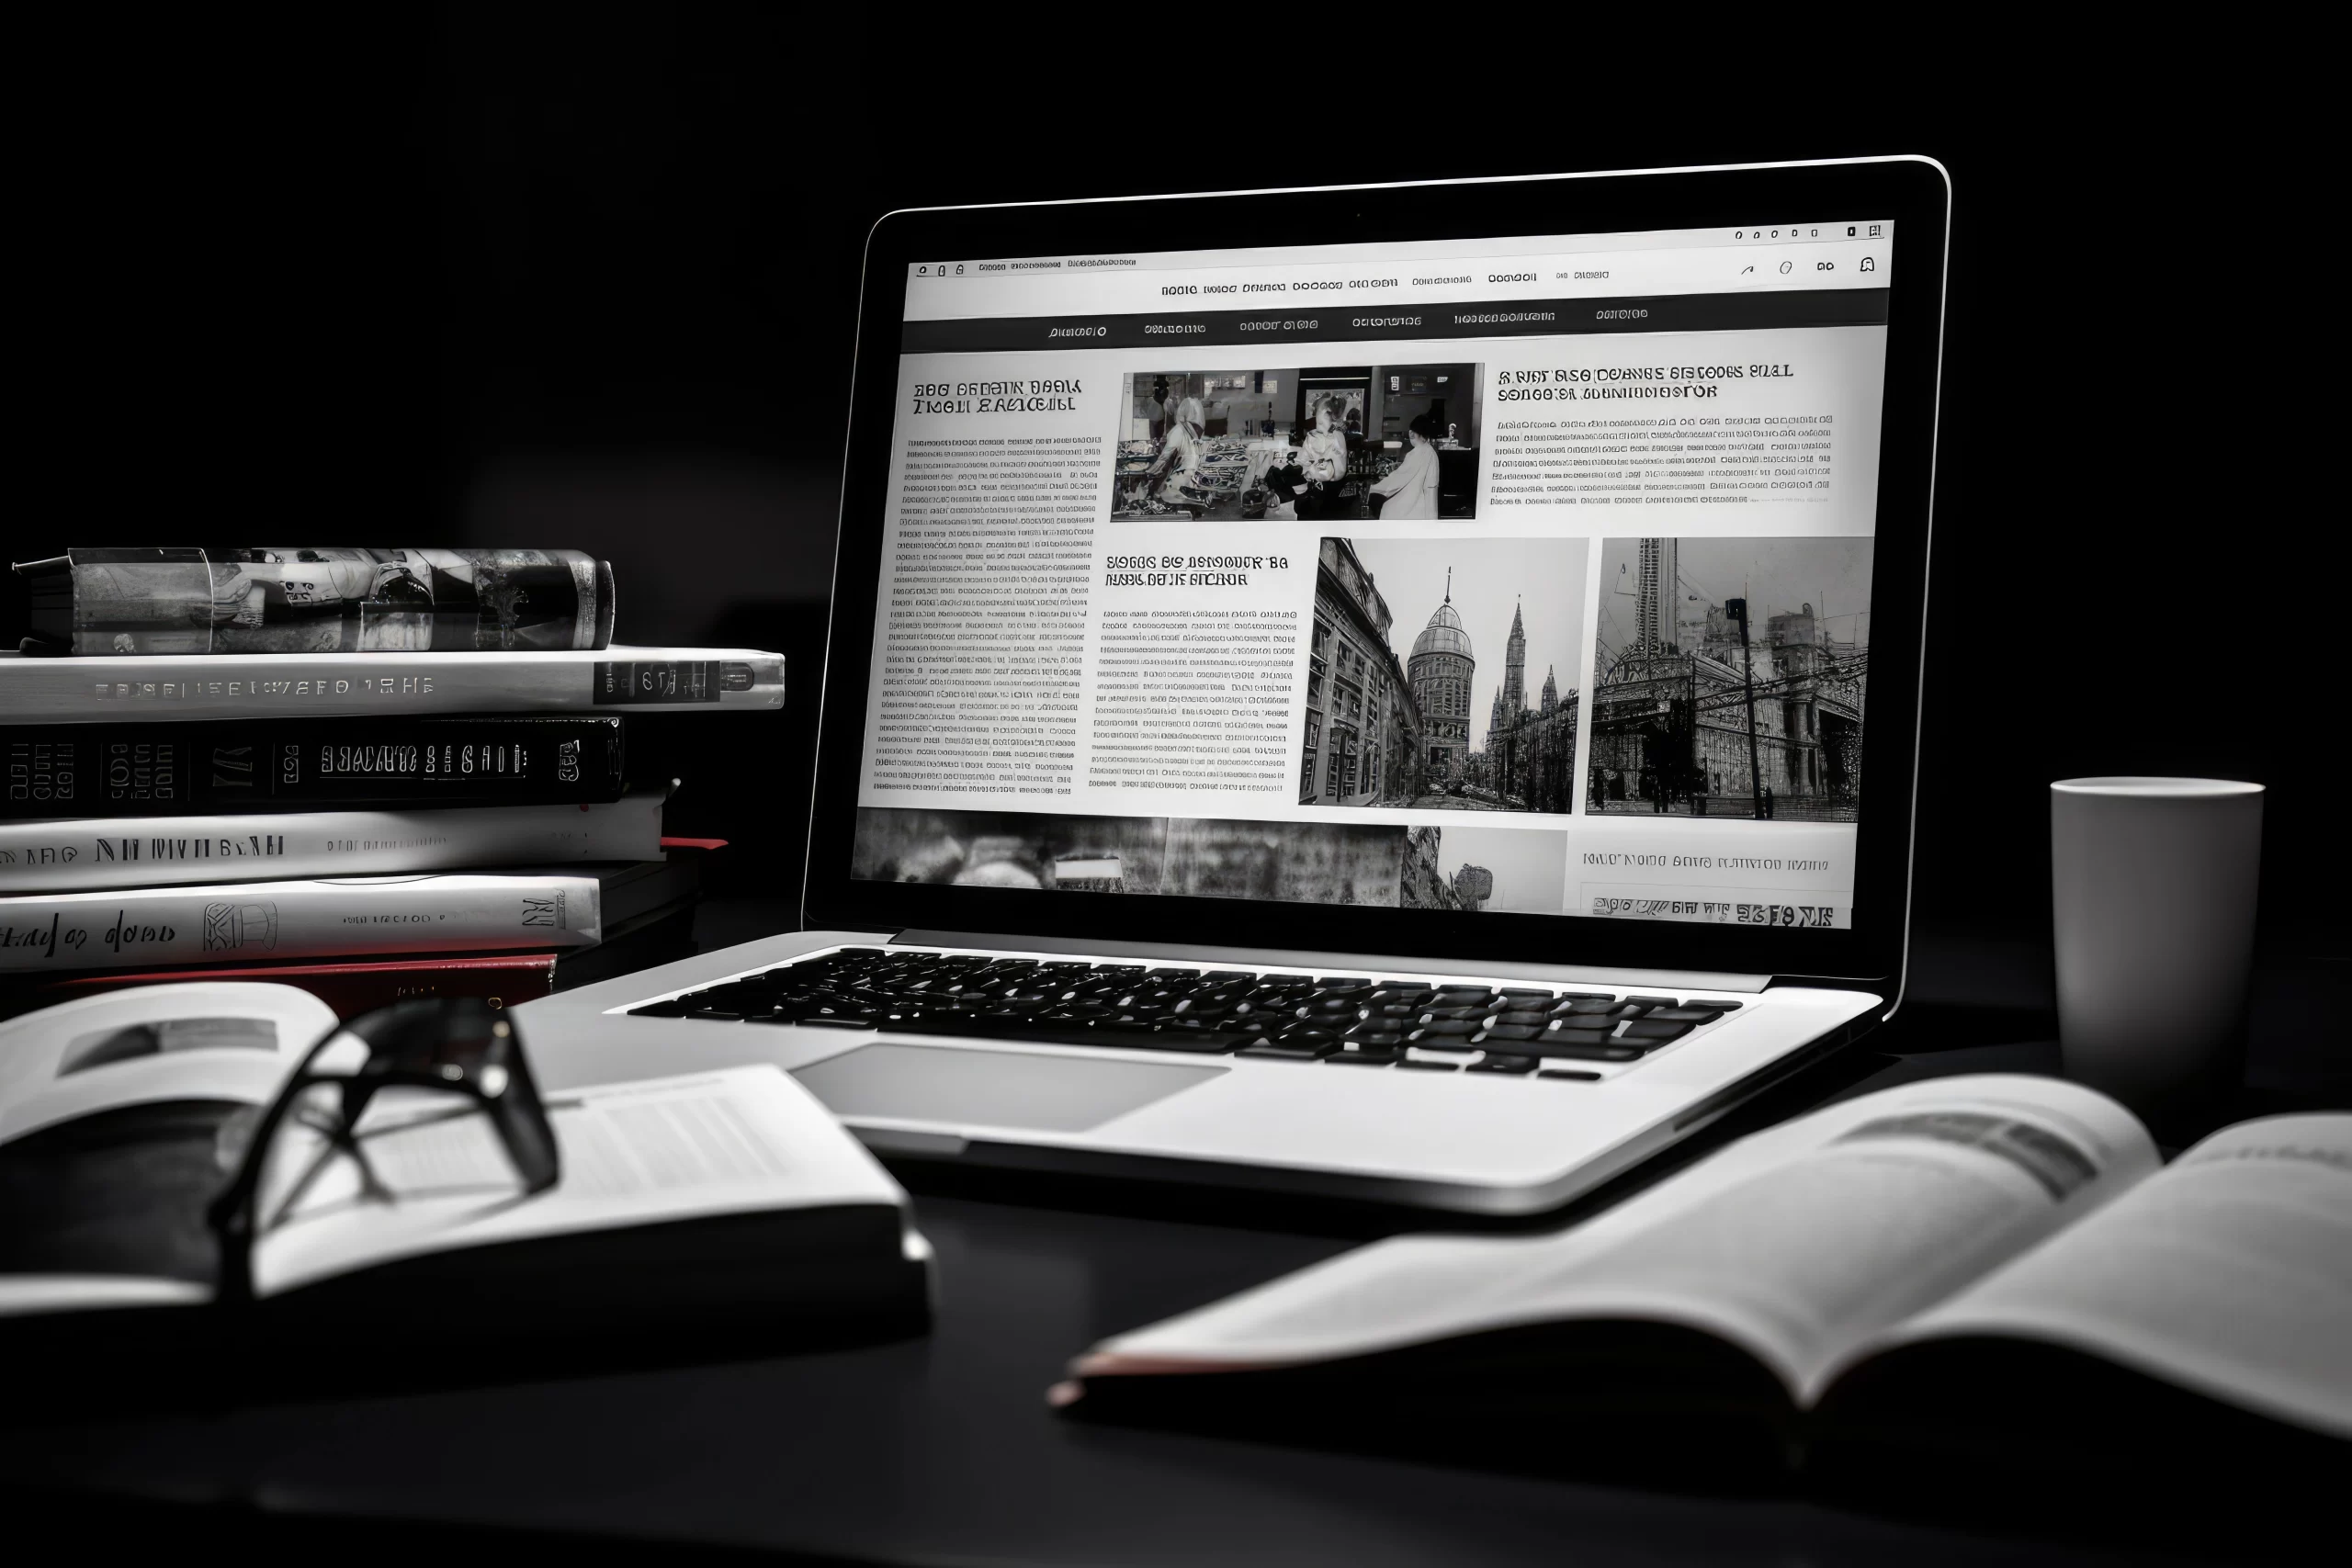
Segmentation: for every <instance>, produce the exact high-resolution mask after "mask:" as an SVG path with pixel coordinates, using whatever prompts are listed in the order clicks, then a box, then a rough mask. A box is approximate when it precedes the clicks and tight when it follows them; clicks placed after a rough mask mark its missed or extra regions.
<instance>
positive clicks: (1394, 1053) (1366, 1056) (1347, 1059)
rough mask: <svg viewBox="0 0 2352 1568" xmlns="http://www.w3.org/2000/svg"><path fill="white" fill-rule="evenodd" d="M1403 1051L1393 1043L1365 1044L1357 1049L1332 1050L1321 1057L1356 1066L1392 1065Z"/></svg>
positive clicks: (1400, 1058) (1397, 1060)
mask: <svg viewBox="0 0 2352 1568" xmlns="http://www.w3.org/2000/svg"><path fill="white" fill-rule="evenodd" d="M1404 1055H1405V1053H1404V1052H1403V1051H1402V1050H1400V1049H1398V1048H1397V1046H1394V1045H1367V1046H1364V1047H1363V1048H1361V1049H1358V1050H1351V1051H1334V1052H1332V1053H1331V1054H1330V1055H1328V1056H1326V1057H1324V1058H1323V1059H1324V1060H1325V1061H1327V1062H1341V1063H1346V1064H1348V1065H1349V1066H1358V1067H1393V1066H1396V1065H1397V1063H1398V1062H1399V1061H1400V1060H1402V1059H1403V1057H1404Z"/></svg>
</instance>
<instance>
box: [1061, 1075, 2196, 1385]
mask: <svg viewBox="0 0 2352 1568" xmlns="http://www.w3.org/2000/svg"><path fill="white" fill-rule="evenodd" d="M2155 1165H2156V1152H2155V1148H2154V1145H2153V1144H2152V1143H2151V1142H2150V1141H2149V1139H2148V1135H2147V1134H2146V1132H2145V1131H2144V1130H2143V1128H2142V1127H2141V1126H2140V1125H2139V1123H2138V1122H2135V1121H2134V1120H2133V1119H2132V1118H2131V1116H2130V1114H2129V1113H2127V1112H2126V1111H2123V1110H2122V1109H2121V1108H2120V1106H2118V1105H2116V1104H2115V1103H2114V1102H2113V1101H2112V1100H2108V1099H2107V1098H2105V1097H2104V1096H2102V1095H2098V1094H2095V1093H2093V1092H2091V1091H2090V1090H2087V1089H2080V1088H2077V1087H2075V1086H2074V1085H2071V1084H2066V1083H2062V1082H2059V1081H2057V1080H2054V1079H2049V1078H2034V1077H2009V1076H1995V1075H1986V1076H1981V1077H1963V1078H1947V1079H1941V1080H1935V1081H1930V1082H1926V1083H1917V1084H1905V1085H1902V1086H1900V1087H1898V1088H1894V1089H1887V1090H1884V1091H1883V1092H1881V1093H1878V1094H1873V1095H1868V1096H1864V1097H1862V1098H1860V1099H1858V1100H1849V1101H1846V1102H1844V1103H1842V1104H1838V1105H1833V1106H1829V1107H1826V1108H1825V1109H1823V1110H1821V1111H1815V1112H1814V1113H1813V1114H1812V1115H1809V1116H1805V1117H1802V1118H1799V1119H1798V1120H1796V1121H1794V1122H1787V1123H1785V1124H1783V1125H1781V1126H1779V1127H1775V1128H1772V1129H1770V1131H1768V1132H1764V1133H1759V1134H1755V1135H1753V1136H1751V1137H1748V1138H1745V1139H1742V1140H1741V1141H1740V1142H1738V1143H1736V1144H1734V1145H1731V1146H1729V1147H1727V1148H1725V1149H1723V1150H1721V1151H1720V1152H1718V1153H1716V1154H1714V1155H1713V1156H1709V1157H1708V1158H1707V1159H1705V1160H1703V1161H1702V1162H1700V1163H1699V1164H1697V1165H1695V1166H1693V1167H1691V1168H1690V1169H1689V1170H1687V1171H1684V1172H1682V1173H1680V1174H1679V1175H1677V1176H1675V1177H1674V1178H1672V1179H1669V1180H1668V1181H1665V1182H1663V1183H1661V1184H1660V1185H1658V1186H1657V1187H1655V1188H1653V1189H1651V1190H1648V1191H1646V1192H1643V1193H1641V1194H1638V1195H1636V1196H1635V1197H1634V1198H1632V1199H1629V1200H1628V1201H1625V1202H1624V1203H1623V1204H1620V1205H1618V1206H1617V1207H1616V1208H1614V1209H1611V1210H1610V1211H1608V1212H1606V1213H1602V1214H1600V1215H1599V1216H1597V1217H1595V1218H1594V1219H1592V1220H1590V1221H1589V1222H1587V1223H1586V1224H1582V1225H1579V1226H1577V1227H1576V1228H1574V1229H1571V1230H1568V1231H1565V1232H1562V1233H1560V1234H1558V1235H1545V1236H1535V1237H1508V1238H1478V1237H1459V1236H1452V1237H1401V1238H1397V1239H1396V1240H1391V1241H1385V1242H1380V1243H1375V1244H1374V1245H1373V1246H1371V1247H1364V1248H1362V1249H1360V1250H1358V1251H1356V1252H1353V1253H1350V1254H1348V1255H1346V1256H1344V1257H1341V1258H1335V1259H1332V1260H1331V1261H1329V1262H1327V1263H1323V1264H1319V1265H1317V1266H1316V1267H1314V1268H1312V1269H1305V1270H1302V1271H1301V1272H1299V1273H1297V1274H1295V1275H1292V1276H1290V1277H1289V1278H1287V1279H1284V1280H1276V1281H1274V1282H1273V1283H1272V1284H1270V1285H1266V1286H1263V1287H1261V1288H1260V1289H1258V1290H1255V1291H1251V1292H1246V1293H1245V1294H1242V1295H1239V1296H1236V1297H1233V1298H1231V1299H1230V1300H1227V1301H1226V1302H1223V1303H1217V1304H1216V1305H1215V1306H1211V1307H1208V1308H1205V1309H1204V1310H1202V1311H1200V1312H1196V1313H1193V1314H1187V1315H1185V1316H1182V1317H1178V1318H1171V1319H1169V1320H1168V1321H1166V1322H1163V1323H1160V1324H1157V1325H1152V1326H1150V1327H1148V1328H1144V1329H1140V1330H1138V1331H1136V1332H1135V1333H1132V1334H1127V1335H1122V1336H1120V1337H1117V1338H1114V1339H1111V1340H1107V1341H1105V1342H1104V1343H1103V1344H1102V1345H1101V1346H1099V1347H1097V1348H1096V1349H1095V1350H1094V1351H1093V1352H1092V1353H1091V1354H1089V1355H1087V1356H1085V1357H1082V1358H1080V1360H1079V1361H1078V1363H1077V1365H1076V1367H1075V1369H1074V1370H1075V1371H1077V1372H1078V1373H1079V1374H1080V1375H1081V1376H1099V1375H1104V1374H1108V1373H1114V1372H1124V1371H1179V1370H1198V1371H1210V1370H1218V1369H1224V1368H1232V1367H1239V1366H1250V1365H1271V1364H1280V1363H1283V1362H1291V1361H1304V1360H1316V1359H1327V1358H1333V1357H1339V1356H1347V1355H1357V1354H1363V1353H1368V1352H1371V1351H1374V1350H1381V1349H1388V1348H1397V1347H1400V1346H1404V1345H1409V1344H1415V1343H1420V1342H1424V1341H1429V1340H1434V1339H1441V1338H1445V1337H1453V1336H1457V1335H1462V1334H1467V1333H1472V1332H1476V1331H1479V1330H1483V1329H1491V1328H1503V1327H1509V1326H1513V1325H1524V1324H1533V1323H1543V1322H1549V1321H1556V1320H1566V1319H1576V1318H1587V1319H1599V1318H1634V1319H1640V1320H1645V1321H1657V1322H1667V1323H1676V1324H1682V1325H1688V1326H1691V1327H1694V1328H1698V1329H1702V1330H1704V1331H1706V1332H1709V1333H1713V1334H1715V1335H1717V1336H1720V1337H1723V1338H1725V1339H1727V1340H1730V1341H1731V1342H1733V1343H1735V1344H1737V1345H1739V1346H1742V1347H1743V1348H1746V1349H1747V1350H1748V1351H1749V1353H1751V1354H1752V1355H1754V1356H1755V1357H1757V1359H1758V1360H1759V1361H1761V1362H1763V1363H1764V1364H1765V1365H1766V1366H1768V1367H1770V1368H1771V1369H1772V1370H1773V1371H1775V1372H1776V1373H1777V1374H1778V1375H1779V1376H1780V1377H1781V1381H1782V1382H1784V1383H1785V1384H1786V1385H1787V1386H1788V1388H1789V1390H1790V1392H1791V1393H1792V1395H1799V1396H1802V1395H1805V1394H1807V1393H1809V1392H1810V1390H1811V1389H1812V1387H1813V1386H1815V1383H1816V1382H1817V1381H1818V1379H1819V1377H1820V1375H1821V1372H1822V1371H1823V1370H1824V1369H1825V1368H1826V1367H1827V1366H1828V1365H1829V1364H1830V1363H1831V1362H1832V1360H1833V1359H1835V1358H1836V1356H1837V1355H1838V1352H1839V1351H1841V1350H1843V1349H1844V1348H1847V1347H1848V1346H1849V1345H1851V1344H1853V1343H1855V1342H1856V1341H1858V1340H1860V1339H1861V1338H1864V1337H1867V1336H1869V1335H1871V1333H1873V1332H1875V1331H1876V1330H1878V1329H1879V1328H1881V1327H1883V1326H1884V1325H1888V1324H1891V1323H1894V1322H1895V1321H1897V1320H1899V1319H1901V1318H1903V1317H1905V1316H1907V1315H1909V1314H1912V1313H1914V1312H1916V1311H1917V1310H1918V1309H1919V1308H1921V1307H1923V1306H1925V1305H1927V1304H1928V1303H1932V1302H1935V1301H1937V1300H1939V1299H1940V1298H1941V1297H1943V1296H1945V1295H1948V1294H1950V1293H1951V1292H1953V1291H1955V1290H1957V1289H1958V1288H1959V1287H1960V1286H1962V1284H1964V1283H1966V1282H1967V1281H1968V1280H1972V1279H1973V1278H1975V1277H1976V1276H1978V1275H1980V1274H1983V1273H1985V1272H1986V1271H1987V1270H1989V1269H1992V1268H1994V1267H1995V1266H1996V1265H1997V1264H1999V1263H2000V1262H2002V1261H2004V1260H2006V1259H2007V1258H2010V1257H2012V1256H2014V1255H2015V1254H2017V1253H2018V1252H2020V1251H2022V1250H2024V1249H2025V1248H2027V1247H2030V1246H2032V1245H2033V1244H2034V1243H2035V1242H2037V1241H2040V1240H2041V1238H2042V1237H2044V1236H2046V1235H2050V1234H2051V1233H2052V1232H2053V1231H2055V1230H2058V1229H2059V1228H2061V1227H2062V1226H2064V1225H2065V1224H2069V1223H2070V1222H2071V1221H2073V1220H2075V1218H2077V1217H2079V1216H2080V1215H2081V1214H2083V1213H2087V1212H2088V1211H2090V1210H2091V1209H2094V1208H2096V1207H2098V1205H2099V1204H2101V1203H2104V1202H2106V1201H2109V1199H2110V1198H2112V1197H2113V1196H2114V1195H2115V1194H2117V1193H2118V1192H2120V1191H2122V1190H2126V1189H2128V1188H2129V1187H2130V1186H2131V1184H2132V1183H2134V1182H2136V1181H2138V1180H2140V1179H2143V1177H2145V1176H2146V1175H2147V1174H2148V1173H2149V1172H2150V1171H2151V1170H2153V1169H2154V1168H2155Z"/></svg>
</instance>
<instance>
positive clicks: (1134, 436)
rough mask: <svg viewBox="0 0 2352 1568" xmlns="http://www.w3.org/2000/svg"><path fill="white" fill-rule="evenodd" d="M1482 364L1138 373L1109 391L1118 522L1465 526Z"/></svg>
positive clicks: (1471, 498)
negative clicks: (1113, 395) (1445, 521)
mask: <svg viewBox="0 0 2352 1568" xmlns="http://www.w3.org/2000/svg"><path fill="white" fill-rule="evenodd" d="M1484 370H1485V367H1483V366H1479V365H1476V364H1471V363H1459V364H1445V365H1382V366H1360V367H1339V368H1328V369H1305V370H1178V369H1170V370H1148V371H1136V372H1133V373H1131V374H1129V375H1127V376H1126V377H1125V378H1124V379H1123V381H1122V384H1121V395H1120V400H1119V410H1120V417H1121V424H1120V428H1119V431H1118V441H1119V448H1118V458H1117V468H1116V476H1115V481H1114V488H1113V499H1112V507H1111V516H1112V518H1113V519H1114V521H1119V522H1137V521H1149V522H1173V521H1186V520H1189V521H1193V522H1235V521H1250V522H1255V521H1259V520H1266V521H1271V522H1353V521H1360V520H1363V519H1365V518H1375V517H1376V518H1379V519H1381V520H1382V521H1385V522H1412V521H1435V520H1438V519H1441V518H1459V519H1467V518H1471V517H1474V516H1476V512H1477V498H1478V445H1479V441H1478V437H1479V419H1480V413H1479V387H1480V384H1481V382H1482V381H1483V379H1484Z"/></svg>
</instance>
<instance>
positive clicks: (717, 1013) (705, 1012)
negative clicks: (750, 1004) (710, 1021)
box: [685, 1007, 743, 1021]
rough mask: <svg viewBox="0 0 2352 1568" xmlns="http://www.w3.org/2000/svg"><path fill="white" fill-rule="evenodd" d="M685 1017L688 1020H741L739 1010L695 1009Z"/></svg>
mask: <svg viewBox="0 0 2352 1568" xmlns="http://www.w3.org/2000/svg"><path fill="white" fill-rule="evenodd" d="M685 1016H686V1017H688V1018H716V1019H721V1020H726V1021H733V1020H736V1019H740V1018H741V1017H742V1016H743V1014H742V1012H741V1010H739V1009H735V1008H722V1007H697V1008H695V1010H693V1011H692V1012H689V1013H687V1014H686V1015H685Z"/></svg>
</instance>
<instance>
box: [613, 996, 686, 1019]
mask: <svg viewBox="0 0 2352 1568" xmlns="http://www.w3.org/2000/svg"><path fill="white" fill-rule="evenodd" d="M692 1011H694V1004H693V1003H692V1002H689V1001H687V1000H685V999H684V998H682V997H673V998H671V999H670V1000H668V1001H666V1002H648V1003H646V1004H645V1005H644V1006H643V1007H641V1008H631V1009H629V1010H628V1015H629V1017H631V1018H684V1017H685V1016H686V1015H687V1014H688V1013H690V1012H692Z"/></svg>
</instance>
